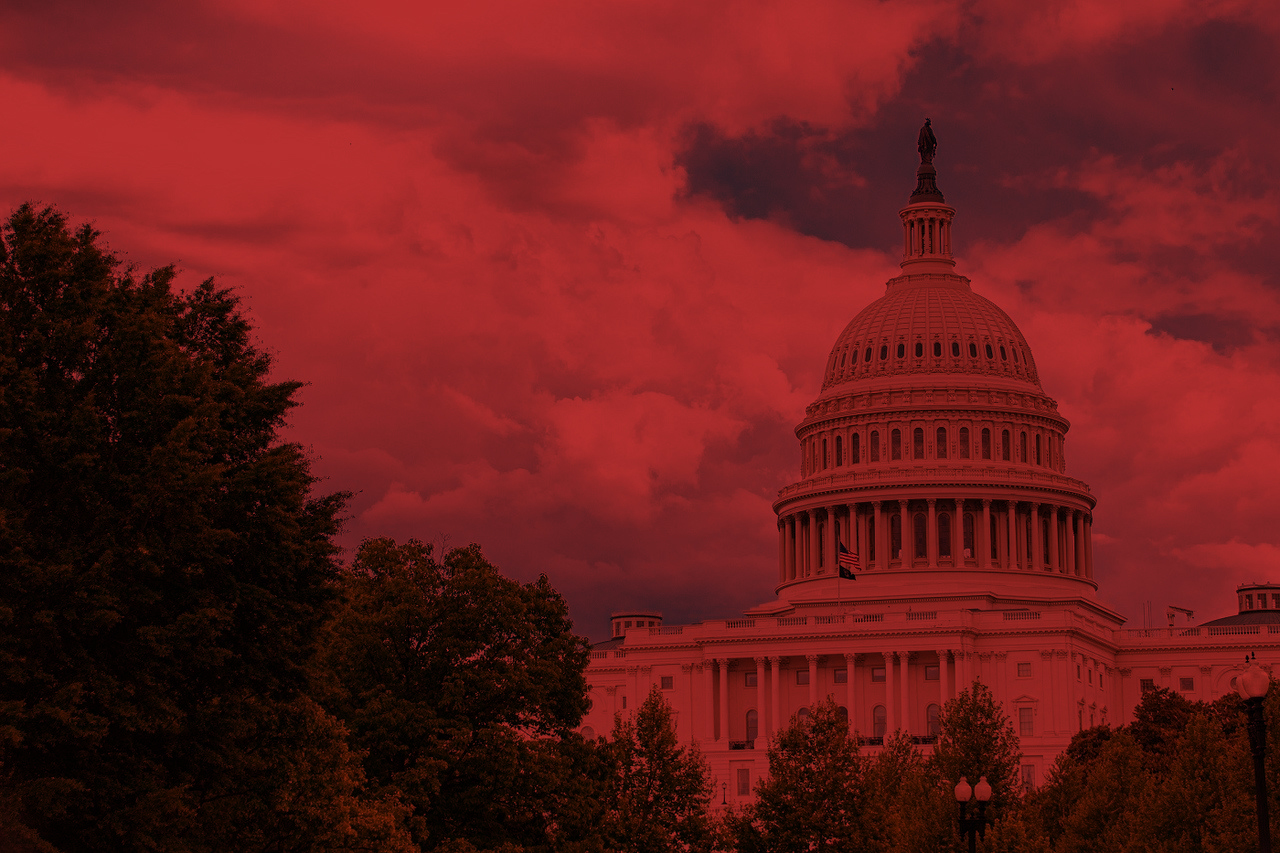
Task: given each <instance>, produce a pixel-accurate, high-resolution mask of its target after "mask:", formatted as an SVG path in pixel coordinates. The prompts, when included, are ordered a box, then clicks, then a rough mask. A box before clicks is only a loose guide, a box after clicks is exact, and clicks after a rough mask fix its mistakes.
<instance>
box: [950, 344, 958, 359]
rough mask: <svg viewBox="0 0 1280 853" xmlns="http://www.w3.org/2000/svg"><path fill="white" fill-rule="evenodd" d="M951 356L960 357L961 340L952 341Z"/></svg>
mask: <svg viewBox="0 0 1280 853" xmlns="http://www.w3.org/2000/svg"><path fill="white" fill-rule="evenodd" d="M951 357H952V358H959V357H960V342H959V341H952V342H951Z"/></svg>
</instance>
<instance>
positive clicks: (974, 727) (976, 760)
mask: <svg viewBox="0 0 1280 853" xmlns="http://www.w3.org/2000/svg"><path fill="white" fill-rule="evenodd" d="M939 722H940V724H941V732H940V734H939V735H938V742H937V744H936V745H935V747H934V751H933V756H932V757H931V760H930V763H931V765H932V767H933V770H934V773H935V775H936V776H937V778H938V779H939V780H941V782H940V784H942V785H944V786H946V788H947V790H952V789H954V787H955V785H956V783H957V782H958V781H959V780H960V777H961V776H964V777H966V778H967V779H968V780H969V783H970V784H977V782H978V780H979V779H980V778H981V777H983V776H986V777H987V782H988V783H990V785H991V805H990V807H989V808H988V814H989V815H991V816H992V817H993V818H999V817H1000V815H1001V814H1002V813H1003V812H1004V811H1005V810H1006V809H1008V808H1010V807H1011V806H1013V805H1014V804H1015V803H1017V802H1018V801H1019V800H1020V798H1021V794H1022V789H1021V784H1020V782H1019V777H1018V766H1019V764H1020V763H1021V757H1022V750H1021V746H1020V744H1019V742H1018V735H1017V734H1016V733H1015V732H1014V730H1013V725H1012V724H1011V723H1010V722H1009V717H1008V716H1007V715H1006V714H1005V712H1004V710H1003V709H1002V708H1001V707H1000V705H999V704H998V703H997V702H996V700H995V697H994V696H993V695H992V693H991V688H989V687H987V686H986V685H985V684H983V683H982V682H980V681H975V682H974V683H973V686H972V687H970V688H968V689H966V690H962V691H961V692H960V693H959V695H957V696H956V697H955V698H954V699H952V700H950V701H949V702H947V704H946V705H945V706H944V707H943V709H942V718H941V720H940V721H939ZM953 801H954V800H953Z"/></svg>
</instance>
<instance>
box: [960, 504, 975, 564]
mask: <svg viewBox="0 0 1280 853" xmlns="http://www.w3.org/2000/svg"><path fill="white" fill-rule="evenodd" d="M962 524H963V536H964V555H965V556H966V557H971V556H973V555H974V554H975V553H977V550H978V549H977V548H976V547H975V546H974V544H973V513H971V512H966V513H965V514H964V521H963V522H962Z"/></svg>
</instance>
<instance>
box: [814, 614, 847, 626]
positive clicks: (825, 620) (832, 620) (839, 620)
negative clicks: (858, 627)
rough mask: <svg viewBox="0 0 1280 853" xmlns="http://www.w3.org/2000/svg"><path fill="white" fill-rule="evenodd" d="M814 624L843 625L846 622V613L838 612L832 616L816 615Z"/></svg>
mask: <svg viewBox="0 0 1280 853" xmlns="http://www.w3.org/2000/svg"><path fill="white" fill-rule="evenodd" d="M813 624H815V625H843V624H844V614H843V613H837V614H835V615H832V616H815V617H813Z"/></svg>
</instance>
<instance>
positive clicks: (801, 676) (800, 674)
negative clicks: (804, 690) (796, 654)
mask: <svg viewBox="0 0 1280 853" xmlns="http://www.w3.org/2000/svg"><path fill="white" fill-rule="evenodd" d="M808 683H809V670H807V669H797V670H796V684H808Z"/></svg>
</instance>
